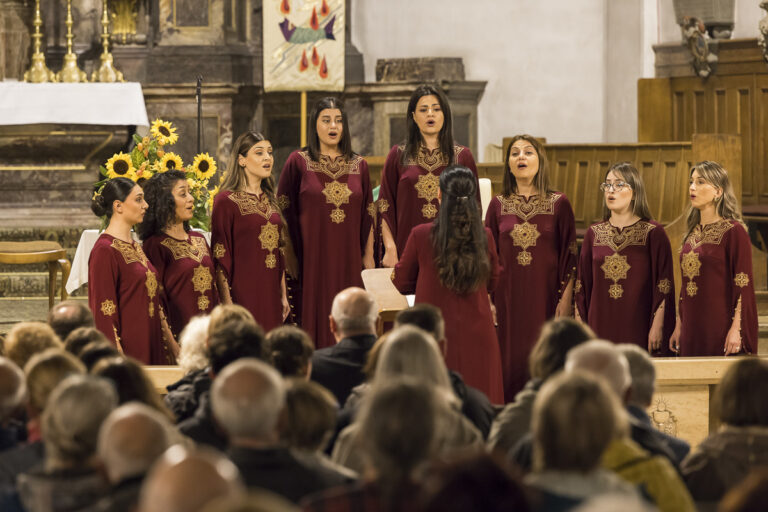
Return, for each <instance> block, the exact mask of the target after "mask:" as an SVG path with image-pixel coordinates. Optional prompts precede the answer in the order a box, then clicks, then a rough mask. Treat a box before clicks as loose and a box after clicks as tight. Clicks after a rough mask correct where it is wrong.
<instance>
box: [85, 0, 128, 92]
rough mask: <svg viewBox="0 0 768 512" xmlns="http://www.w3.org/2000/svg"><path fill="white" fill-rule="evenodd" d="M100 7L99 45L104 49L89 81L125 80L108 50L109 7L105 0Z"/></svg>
mask: <svg viewBox="0 0 768 512" xmlns="http://www.w3.org/2000/svg"><path fill="white" fill-rule="evenodd" d="M102 5H103V6H102V9H101V27H102V31H101V45H102V46H103V47H104V51H103V52H102V54H101V66H99V69H97V70H95V71H94V72H93V73H91V82H125V79H123V74H122V73H121V72H120V71H118V70H117V69H115V60H114V58H113V57H112V54H111V53H110V52H109V9H108V8H107V0H104V1H103V4H102Z"/></svg>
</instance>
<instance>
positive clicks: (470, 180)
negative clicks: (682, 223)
mask: <svg viewBox="0 0 768 512" xmlns="http://www.w3.org/2000/svg"><path fill="white" fill-rule="evenodd" d="M476 197H477V178H476V177H475V175H474V174H473V173H472V171H471V170H469V169H467V168H466V167H462V166H459V165H451V166H449V167H448V168H446V169H445V170H444V171H443V173H442V174H441V175H440V194H439V195H438V199H439V200H440V212H439V214H438V216H437V218H436V219H435V220H434V222H432V223H431V224H421V225H419V226H416V227H415V228H413V230H412V231H411V234H410V236H409V237H408V242H407V243H406V244H405V250H404V251H403V255H402V256H401V257H400V261H399V262H398V263H397V265H395V268H394V270H393V271H392V281H393V282H394V284H395V287H397V289H398V290H400V293H403V294H407V293H415V294H416V302H417V303H419V302H426V303H429V304H432V305H434V306H437V307H438V308H440V310H441V311H442V314H443V318H444V319H445V333H446V341H447V343H446V345H447V353H446V356H445V363H446V365H447V366H448V368H450V369H451V370H454V371H456V372H458V373H460V374H461V376H462V377H464V380H465V381H466V382H467V384H469V385H470V386H472V387H476V388H478V389H480V390H481V391H482V392H483V393H485V394H486V395H487V396H488V398H489V399H490V400H491V402H492V403H497V404H498V403H503V401H504V391H503V380H502V374H501V362H500V361H501V360H500V355H499V342H498V339H497V337H496V330H495V329H494V327H493V319H492V317H491V305H490V301H489V299H488V292H491V291H493V289H494V288H495V286H496V282H497V280H498V277H499V271H500V267H499V263H498V256H497V255H496V244H495V243H494V241H493V236H492V235H491V233H490V231H489V230H487V229H483V221H482V219H481V218H480V206H479V205H478V203H477V199H476Z"/></svg>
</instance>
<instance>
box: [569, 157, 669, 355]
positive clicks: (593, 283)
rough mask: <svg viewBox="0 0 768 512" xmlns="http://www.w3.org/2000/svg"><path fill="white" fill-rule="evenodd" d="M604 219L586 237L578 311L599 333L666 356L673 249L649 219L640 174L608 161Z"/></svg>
mask: <svg viewBox="0 0 768 512" xmlns="http://www.w3.org/2000/svg"><path fill="white" fill-rule="evenodd" d="M600 189H601V190H602V191H603V194H604V203H603V222H598V223H597V224H593V225H591V226H590V227H589V229H588V230H587V233H586V235H584V242H583V243H582V244H581V256H580V259H579V273H578V277H577V279H576V284H575V286H574V288H575V296H576V313H577V315H578V316H579V318H580V319H581V320H582V321H584V322H586V323H587V324H589V326H590V327H591V328H592V330H594V331H595V332H596V333H597V335H598V336H599V337H601V338H604V339H606V340H611V341H613V342H614V343H634V344H635V345H638V346H639V347H641V348H643V349H645V350H648V352H649V353H651V354H652V355H657V356H660V355H667V350H668V347H669V336H670V335H671V334H672V331H673V330H674V328H675V298H674V297H675V281H674V277H673V273H672V248H671V246H670V245H669V238H667V234H666V232H665V231H664V228H663V227H662V226H661V224H659V223H658V222H655V221H654V220H653V217H652V216H651V211H650V209H649V208H648V201H647V200H646V198H645V186H644V184H643V179H642V178H641V177H640V173H638V172H637V169H635V167H634V166H633V165H632V164H630V163H629V162H621V163H617V164H614V165H612V166H611V167H610V168H609V169H608V172H606V173H605V179H604V183H602V184H601V185H600Z"/></svg>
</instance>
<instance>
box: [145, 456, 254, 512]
mask: <svg viewBox="0 0 768 512" xmlns="http://www.w3.org/2000/svg"><path fill="white" fill-rule="evenodd" d="M243 494H245V486H244V484H243V481H242V479H241V478H240V472H239V471H238V469H237V466H235V465H234V464H233V463H232V462H231V461H230V460H229V459H227V458H226V457H225V456H224V455H222V454H221V453H219V452H218V451H216V450H213V449H211V448H207V447H198V448H185V447H183V446H181V445H175V446H172V447H170V448H168V450H166V452H165V453H164V454H163V455H162V456H161V457H160V459H159V460H158V461H157V462H156V463H155V465H154V466H153V467H152V469H151V470H150V472H149V474H148V475H147V477H146V478H145V479H144V484H143V485H142V488H141V495H140V497H139V508H138V510H139V512H198V511H200V510H202V509H203V507H205V505H206V504H208V503H210V502H211V501H212V500H214V499H216V498H222V497H236V496H241V495H243Z"/></svg>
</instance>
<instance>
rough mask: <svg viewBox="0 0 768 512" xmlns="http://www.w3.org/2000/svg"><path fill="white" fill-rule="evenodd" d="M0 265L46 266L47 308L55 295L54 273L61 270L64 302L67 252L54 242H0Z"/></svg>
mask: <svg viewBox="0 0 768 512" xmlns="http://www.w3.org/2000/svg"><path fill="white" fill-rule="evenodd" d="M0 263H7V264H10V265H23V264H26V263H47V264H48V308H52V307H53V299H54V297H55V295H56V273H57V272H58V271H59V270H61V300H66V298H67V290H66V286H65V285H66V282H67V279H68V278H69V271H70V268H71V265H70V263H69V260H68V259H67V251H66V250H64V249H63V248H62V247H61V246H60V245H59V244H58V243H56V242H46V241H35V242H0Z"/></svg>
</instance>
